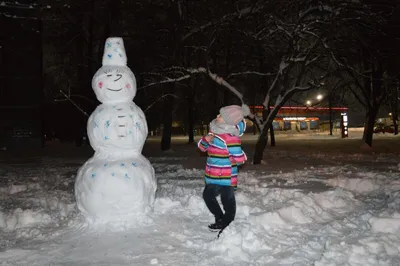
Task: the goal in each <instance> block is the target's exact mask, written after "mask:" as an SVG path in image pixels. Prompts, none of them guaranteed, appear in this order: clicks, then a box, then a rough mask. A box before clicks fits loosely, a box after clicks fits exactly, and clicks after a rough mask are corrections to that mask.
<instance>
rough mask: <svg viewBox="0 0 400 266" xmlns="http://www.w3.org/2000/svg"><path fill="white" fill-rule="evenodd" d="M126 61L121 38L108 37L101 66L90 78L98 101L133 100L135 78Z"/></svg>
mask: <svg viewBox="0 0 400 266" xmlns="http://www.w3.org/2000/svg"><path fill="white" fill-rule="evenodd" d="M126 63H127V58H126V53H125V48H124V42H123V40H122V38H116V37H113V38H108V39H107V40H106V44H105V47H104V55H103V66H102V67H101V68H100V69H99V70H97V72H96V74H94V76H93V79H92V88H93V90H94V93H95V94H96V97H97V99H98V100H99V101H100V102H102V103H109V104H114V103H119V102H129V101H132V100H133V98H134V97H135V95H136V79H135V75H134V74H133V72H132V71H131V70H130V69H129V67H127V66H126Z"/></svg>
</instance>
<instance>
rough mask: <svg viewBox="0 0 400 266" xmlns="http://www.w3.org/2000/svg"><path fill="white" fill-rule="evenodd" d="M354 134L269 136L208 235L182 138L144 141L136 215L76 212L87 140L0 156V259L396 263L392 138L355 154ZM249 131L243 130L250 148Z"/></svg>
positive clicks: (191, 152)
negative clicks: (148, 191) (94, 218)
mask: <svg viewBox="0 0 400 266" xmlns="http://www.w3.org/2000/svg"><path fill="white" fill-rule="evenodd" d="M355 135H356V134H355V133H354V134H353V136H352V138H350V139H340V138H338V137H337V136H327V135H326V134H308V135H303V136H299V135H293V136H289V135H277V140H278V142H277V147H275V148H269V149H268V150H267V152H266V154H265V160H264V163H263V164H262V165H251V164H248V165H245V166H244V167H243V168H242V169H241V172H240V175H239V189H238V190H237V192H236V197H237V205H238V208H237V216H236V219H235V221H234V222H233V223H232V225H231V226H229V227H228V228H227V229H226V230H225V231H224V233H223V234H222V236H221V237H220V238H219V239H216V233H212V232H209V231H208V229H207V224H208V223H210V222H212V221H213V218H212V216H211V215H210V214H209V212H208V210H207V209H206V207H205V205H204V203H203V200H202V198H201V194H202V190H203V179H202V176H203V167H204V162H205V158H204V157H203V156H202V155H200V154H199V153H198V152H197V151H196V146H195V145H194V144H193V145H187V144H185V143H184V140H183V138H176V139H175V140H174V144H173V151H171V152H167V153H161V152H159V151H158V144H157V142H158V140H157V139H155V138H153V139H149V140H148V143H147V144H146V146H145V151H144V154H145V155H146V156H147V157H148V158H149V159H150V161H151V162H152V164H153V166H154V168H155V170H156V176H157V179H158V191H157V194H156V201H155V205H154V211H153V212H152V213H151V214H149V215H148V216H146V217H141V218H140V219H138V221H137V222H135V223H133V222H132V223H113V224H94V223H92V222H89V221H86V220H85V219H83V218H82V216H81V215H80V213H79V212H78V211H77V209H76V206H75V202H74V195H73V185H74V181H75V179H74V178H75V174H76V171H77V169H78V167H79V166H80V165H81V164H82V163H83V162H84V161H85V160H86V159H87V158H88V157H89V156H90V155H91V150H90V149H88V148H75V147H71V146H68V145H61V144H53V146H51V147H47V148H45V150H44V151H43V154H42V155H41V156H27V157H21V156H18V157H16V156H14V157H10V156H8V155H7V154H5V153H3V154H2V153H0V251H1V252H0V265H175V266H179V265H207V266H209V265H317V266H322V265H324V266H326V265H374V266H375V265H400V156H399V152H400V144H399V143H400V137H393V136H391V135H387V134H386V135H387V136H382V135H381V136H377V137H376V141H375V142H374V149H373V150H367V151H365V150H360V149H359V146H360V145H359V144H360V142H359V140H358V138H357V137H355ZM254 140H255V137H254V136H251V135H247V136H245V137H244V144H243V146H244V149H245V150H246V151H247V152H248V154H249V155H250V157H251V153H252V149H253V147H254ZM396 145H397V146H396Z"/></svg>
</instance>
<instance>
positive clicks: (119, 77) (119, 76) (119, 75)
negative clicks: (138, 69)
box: [114, 74, 122, 82]
mask: <svg viewBox="0 0 400 266" xmlns="http://www.w3.org/2000/svg"><path fill="white" fill-rule="evenodd" d="M116 76H117V77H118V78H117V79H116V80H114V82H115V81H118V80H120V79H121V78H122V74H117V75H116Z"/></svg>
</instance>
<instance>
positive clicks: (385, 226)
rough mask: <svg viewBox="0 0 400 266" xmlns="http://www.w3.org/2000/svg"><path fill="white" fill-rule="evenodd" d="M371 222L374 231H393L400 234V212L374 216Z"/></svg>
mask: <svg viewBox="0 0 400 266" xmlns="http://www.w3.org/2000/svg"><path fill="white" fill-rule="evenodd" d="M369 224H370V225H371V230H372V232H374V233H391V234H398V235H399V236H400V213H398V212H396V213H394V214H393V215H391V216H389V217H372V218H371V219H369Z"/></svg>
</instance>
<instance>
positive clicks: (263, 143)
mask: <svg viewBox="0 0 400 266" xmlns="http://www.w3.org/2000/svg"><path fill="white" fill-rule="evenodd" d="M271 126H272V121H271V122H269V121H268V122H267V123H266V125H265V126H264V128H263V129H262V131H261V133H260V135H259V136H258V139H257V143H256V148H255V150H254V158H253V164H261V161H262V159H263V155H264V151H265V148H266V147H267V144H268V130H269V128H271Z"/></svg>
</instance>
